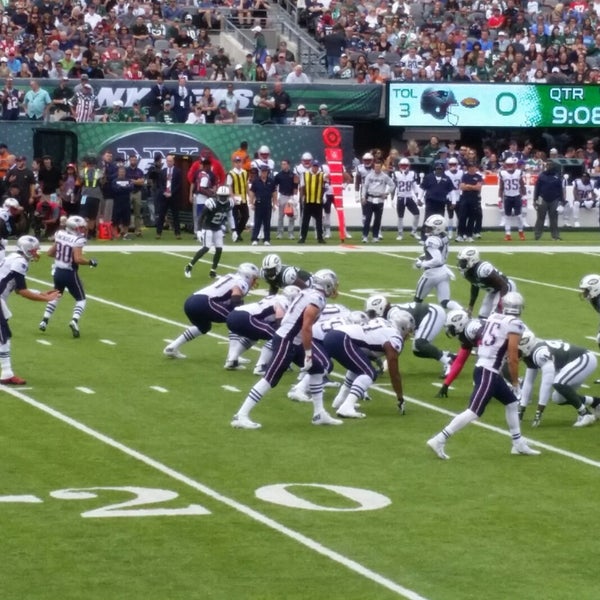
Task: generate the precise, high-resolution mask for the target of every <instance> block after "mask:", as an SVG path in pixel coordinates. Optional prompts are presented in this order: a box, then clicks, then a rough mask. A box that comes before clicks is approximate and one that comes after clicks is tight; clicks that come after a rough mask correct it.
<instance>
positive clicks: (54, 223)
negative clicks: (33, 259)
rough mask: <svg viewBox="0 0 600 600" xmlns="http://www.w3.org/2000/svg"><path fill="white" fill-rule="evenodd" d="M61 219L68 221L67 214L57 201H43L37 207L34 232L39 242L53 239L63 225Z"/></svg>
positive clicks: (34, 215)
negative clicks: (44, 239)
mask: <svg viewBox="0 0 600 600" xmlns="http://www.w3.org/2000/svg"><path fill="white" fill-rule="evenodd" d="M61 217H64V219H63V221H66V218H67V213H66V212H65V211H64V210H63V209H62V208H61V206H60V204H59V203H58V202H57V201H56V200H52V199H50V200H48V199H42V200H40V201H39V202H38V203H37V204H36V205H35V212H34V213H33V232H34V234H35V237H36V238H38V240H41V239H43V238H46V239H49V238H51V237H52V236H53V235H54V234H55V233H56V231H57V230H58V228H59V227H60V225H61Z"/></svg>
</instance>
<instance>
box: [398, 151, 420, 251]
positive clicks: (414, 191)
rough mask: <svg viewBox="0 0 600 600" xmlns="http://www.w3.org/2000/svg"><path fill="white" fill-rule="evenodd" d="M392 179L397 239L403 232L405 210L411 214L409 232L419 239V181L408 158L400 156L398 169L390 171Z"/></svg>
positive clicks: (399, 238)
mask: <svg viewBox="0 0 600 600" xmlns="http://www.w3.org/2000/svg"><path fill="white" fill-rule="evenodd" d="M391 176H392V181H393V182H394V185H395V186H396V192H395V196H396V214H397V215H398V235H397V236H396V239H397V240H401V239H402V236H403V234H404V213H405V212H406V210H408V212H409V213H410V214H411V215H412V217H413V223H412V228H411V232H410V234H411V235H412V236H413V237H414V238H416V239H419V237H420V236H419V234H418V233H417V229H418V227H419V217H420V216H421V214H420V212H419V208H418V206H423V203H422V202H421V200H420V199H419V191H420V188H419V181H418V177H417V174H416V172H415V171H413V170H412V169H411V168H410V161H409V160H408V158H401V159H400V160H399V162H398V169H397V170H396V171H394V172H393V173H392V175H391Z"/></svg>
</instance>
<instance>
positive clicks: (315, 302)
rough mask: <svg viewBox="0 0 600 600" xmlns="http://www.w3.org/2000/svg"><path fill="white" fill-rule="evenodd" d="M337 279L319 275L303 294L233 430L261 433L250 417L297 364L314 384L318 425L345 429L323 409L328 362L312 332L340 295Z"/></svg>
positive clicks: (293, 306)
mask: <svg viewBox="0 0 600 600" xmlns="http://www.w3.org/2000/svg"><path fill="white" fill-rule="evenodd" d="M337 289H338V279H337V275H336V274H335V273H334V272H333V271H331V270H329V269H321V270H319V271H317V272H316V273H315V274H314V275H313V277H312V278H311V284H310V287H308V288H306V289H304V290H302V291H301V292H300V293H299V294H298V295H297V296H296V298H295V299H294V301H293V302H292V304H291V305H290V307H289V309H288V311H287V312H286V313H285V315H284V317H283V319H282V320H281V325H280V326H279V328H278V329H277V331H276V332H275V335H274V336H273V357H272V359H271V361H270V362H269V364H268V366H267V370H266V372H265V374H264V375H263V376H262V377H261V378H260V380H259V381H258V382H257V383H255V384H254V386H253V387H252V389H251V390H250V392H249V393H248V395H247V396H246V398H245V400H244V402H243V403H242V405H241V406H240V408H239V409H238V411H237V413H236V414H235V415H234V417H233V419H232V421H231V426H232V427H234V428H236V429H259V428H260V427H261V425H260V423H256V422H254V421H252V420H251V419H250V413H251V411H252V410H253V409H254V407H255V406H256V405H257V404H258V403H259V402H260V400H261V399H262V398H263V396H264V395H265V394H266V393H267V392H268V391H269V390H271V389H272V388H274V387H275V386H276V385H277V384H278V383H279V381H280V380H281V377H282V376H283V374H284V373H285V372H286V371H287V369H288V367H289V366H290V365H291V364H292V362H295V363H296V364H298V365H303V367H302V368H303V370H304V371H305V372H306V373H307V377H309V378H310V379H309V381H310V393H311V396H312V401H313V418H312V423H313V424H314V425H341V423H342V422H341V421H340V420H338V419H333V418H332V417H331V416H330V415H329V413H327V411H326V410H325V409H324V407H323V374H324V373H325V369H326V366H327V362H328V358H327V357H326V356H324V355H323V353H322V351H321V350H320V349H319V348H317V347H316V346H313V343H312V330H313V325H314V324H315V323H316V321H317V319H318V318H319V315H320V313H321V311H322V310H323V308H324V306H325V304H326V302H327V298H331V297H334V296H335V295H337Z"/></svg>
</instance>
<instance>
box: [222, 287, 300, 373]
mask: <svg viewBox="0 0 600 600" xmlns="http://www.w3.org/2000/svg"><path fill="white" fill-rule="evenodd" d="M299 293H300V288H299V287H297V286H295V285H288V286H286V287H284V288H283V289H282V290H281V293H280V294H275V295H273V296H267V297H266V298H263V299H262V300H259V301H258V302H252V303H250V304H244V305H243V306H236V308H234V309H233V310H232V311H231V312H230V313H229V315H228V317H227V321H226V323H227V328H228V329H229V352H228V353H227V359H226V360H225V368H226V369H228V370H230V371H231V370H234V369H238V368H243V367H241V365H242V364H244V363H245V362H249V361H248V360H247V359H242V358H241V356H242V353H243V352H245V351H246V350H248V349H249V348H251V347H252V346H253V345H254V344H255V343H256V342H257V341H258V340H270V339H271V338H272V337H273V335H274V334H275V331H276V329H277V327H278V325H279V323H280V322H281V319H282V318H283V315H284V314H285V312H286V311H287V309H288V308H289V305H290V302H291V301H292V300H293V299H294V298H295V297H296V296H297V295H298V294H299Z"/></svg>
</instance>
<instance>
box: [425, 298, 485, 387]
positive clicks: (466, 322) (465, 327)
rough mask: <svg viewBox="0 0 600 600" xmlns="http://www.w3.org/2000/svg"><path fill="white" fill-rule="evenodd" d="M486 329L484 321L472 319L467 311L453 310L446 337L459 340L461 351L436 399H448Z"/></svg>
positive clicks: (449, 317)
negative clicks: (450, 389)
mask: <svg viewBox="0 0 600 600" xmlns="http://www.w3.org/2000/svg"><path fill="white" fill-rule="evenodd" d="M484 327H485V321H484V320H483V319H471V318H470V317H469V315H468V313H467V311H466V310H463V309H460V310H451V311H450V312H449V313H448V315H447V316H446V325H445V328H446V335H447V336H448V337H455V338H458V341H459V342H460V350H459V351H458V353H457V354H456V357H455V358H454V360H453V361H452V363H451V365H450V369H449V370H448V372H447V374H446V376H445V377H444V383H443V384H442V387H441V388H440V391H439V392H438V393H437V394H436V398H447V397H448V388H449V387H450V385H451V384H452V382H453V381H454V380H455V379H456V378H457V377H458V376H459V375H460V373H461V371H462V369H463V367H464V366H465V364H466V362H467V360H468V359H469V356H471V352H472V350H473V348H475V347H477V346H478V345H479V342H480V341H481V335H482V334H483V329H484Z"/></svg>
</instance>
